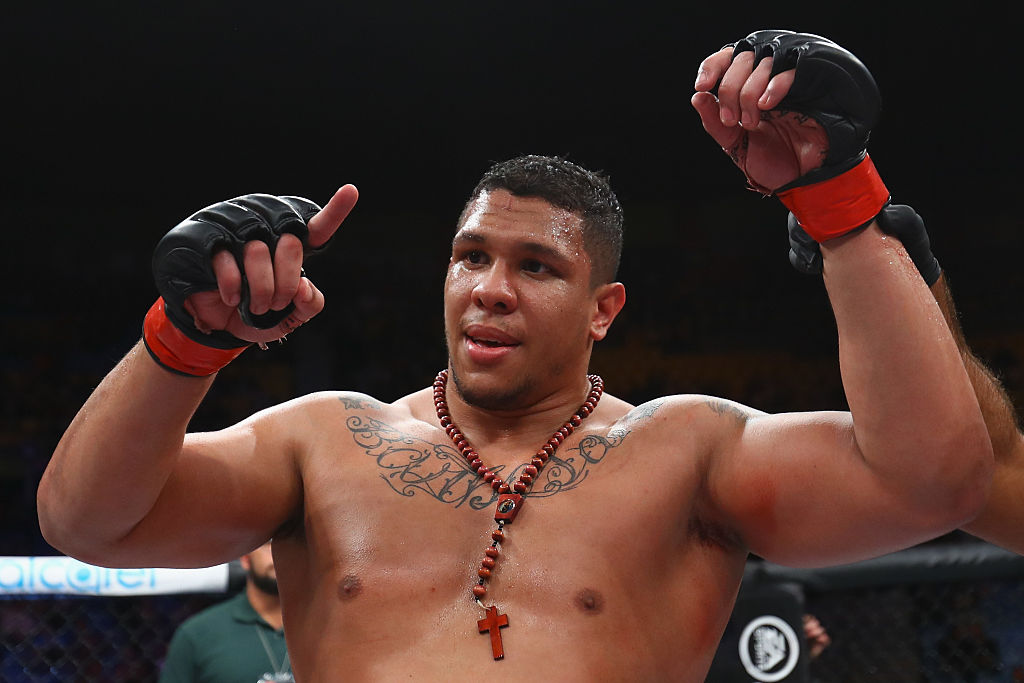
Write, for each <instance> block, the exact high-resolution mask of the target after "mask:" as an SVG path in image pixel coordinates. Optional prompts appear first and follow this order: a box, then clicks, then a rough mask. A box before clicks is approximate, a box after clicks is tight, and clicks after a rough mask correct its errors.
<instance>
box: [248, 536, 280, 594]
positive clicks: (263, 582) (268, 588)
mask: <svg viewBox="0 0 1024 683" xmlns="http://www.w3.org/2000/svg"><path fill="white" fill-rule="evenodd" d="M242 567H243V568H244V569H245V570H246V572H247V573H248V575H249V579H250V580H251V581H252V582H253V583H254V584H255V585H256V588H258V589H260V590H261V591H263V592H264V593H269V594H270V595H277V572H276V571H275V570H274V555H273V554H272V553H271V551H270V543H264V544H263V545H261V546H260V547H259V548H256V550H253V551H252V552H251V553H249V554H247V555H243V556H242Z"/></svg>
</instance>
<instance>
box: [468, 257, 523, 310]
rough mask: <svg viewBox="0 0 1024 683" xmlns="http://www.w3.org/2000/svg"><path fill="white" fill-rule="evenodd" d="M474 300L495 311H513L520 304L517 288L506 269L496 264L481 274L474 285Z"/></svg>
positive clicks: (481, 305)
mask: <svg viewBox="0 0 1024 683" xmlns="http://www.w3.org/2000/svg"><path fill="white" fill-rule="evenodd" d="M473 302H474V303H475V304H476V305H477V306H479V307H481V308H483V309H485V310H488V311H491V312H494V313H511V312H512V311H514V310H516V307H517V306H518V305H519V300H518V297H517V296H516V291H515V288H514V287H513V286H512V282H511V281H510V279H509V277H508V273H507V272H506V270H505V269H504V268H503V267H501V265H500V264H494V265H492V266H491V267H490V268H487V269H486V270H485V271H484V272H482V273H481V274H480V279H479V280H477V283H476V286H475V287H473Z"/></svg>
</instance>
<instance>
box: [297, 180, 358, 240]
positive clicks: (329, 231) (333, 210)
mask: <svg viewBox="0 0 1024 683" xmlns="http://www.w3.org/2000/svg"><path fill="white" fill-rule="evenodd" d="M358 199H359V190H357V189H356V186H355V185H345V186H343V187H341V188H340V189H339V190H338V191H337V192H335V193H334V196H333V197H331V199H330V201H328V202H327V205H326V206H324V208H322V209H321V210H320V213H318V214H317V215H315V216H313V217H312V218H310V219H309V246H311V247H313V248H316V247H319V246H322V245H324V244H325V243H326V242H327V240H329V239H331V236H332V235H334V233H335V232H336V231H337V230H338V228H339V227H340V226H341V223H342V221H344V220H345V218H346V217H347V216H348V214H349V212H351V211H352V207H354V206H355V205H356V201H358Z"/></svg>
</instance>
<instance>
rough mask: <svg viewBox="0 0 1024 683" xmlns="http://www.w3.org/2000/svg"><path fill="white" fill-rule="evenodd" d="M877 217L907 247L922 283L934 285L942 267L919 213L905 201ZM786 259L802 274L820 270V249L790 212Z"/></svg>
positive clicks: (889, 207) (880, 223) (814, 272)
mask: <svg viewBox="0 0 1024 683" xmlns="http://www.w3.org/2000/svg"><path fill="white" fill-rule="evenodd" d="M876 220H877V221H878V226H879V227H880V228H881V229H882V231H883V232H885V233H886V234H889V235H892V236H893V237H897V238H899V240H900V242H902V243H903V248H904V249H906V250H907V254H908V255H909V256H910V260H912V261H913V262H914V265H915V266H917V270H918V272H919V273H921V277H923V278H924V281H925V283H926V284H927V285H928V286H929V287H931V286H932V285H933V284H935V282H936V281H937V280H938V279H939V276H940V275H942V267H941V266H940V265H939V261H938V259H936V258H935V255H934V254H932V250H931V240H929V238H928V231H927V230H926V229H925V227H924V220H923V219H922V218H921V216H919V215H918V213H917V212H916V211H914V209H912V208H911V207H909V206H907V205H905V204H888V205H886V207H885V208H884V209H882V212H881V213H879V214H878V216H877V218H876ZM789 262H790V263H791V264H793V267H794V268H796V269H797V270H798V271H800V272H801V273H806V274H808V275H817V274H820V273H821V248H820V247H819V246H818V243H817V242H815V241H814V240H813V239H811V237H810V235H808V234H807V233H806V232H805V231H804V230H803V229H802V228H801V227H800V223H799V222H798V221H797V219H796V216H794V215H793V214H792V213H791V214H789Z"/></svg>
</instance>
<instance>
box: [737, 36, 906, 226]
mask: <svg viewBox="0 0 1024 683" xmlns="http://www.w3.org/2000/svg"><path fill="white" fill-rule="evenodd" d="M733 47H734V51H733V57H734V58H735V56H736V55H738V54H742V53H743V52H753V53H754V64H755V65H756V64H757V63H758V62H760V61H761V60H762V59H764V58H765V57H773V58H774V60H773V62H772V70H771V75H772V76H774V75H776V74H778V73H781V72H783V71H786V70H789V69H793V68H795V69H796V74H795V77H794V81H793V85H792V87H791V88H790V90H789V92H788V93H787V94H786V97H785V98H783V100H782V101H781V102H780V103H779V104H778V106H777V107H776V109H778V110H779V111H792V112H798V113H800V114H804V115H807V116H809V117H811V118H813V119H814V120H815V121H817V122H818V123H819V124H820V125H821V127H822V129H823V130H824V132H825V133H826V135H827V136H828V142H829V147H828V151H827V153H826V156H825V160H824V162H823V164H822V166H821V167H820V168H817V169H815V170H813V171H810V172H809V173H806V174H804V175H803V176H801V177H799V178H797V179H796V180H794V181H793V182H791V183H789V184H788V185H785V186H783V187H780V188H778V189H776V190H775V194H776V196H778V197H779V199H780V200H781V201H782V203H783V204H785V205H786V207H787V208H788V209H789V210H790V211H792V212H793V213H794V214H796V215H797V216H798V217H799V220H800V224H801V225H802V226H803V228H804V230H805V231H806V232H807V233H808V234H809V235H810V236H811V237H812V238H814V240H815V241H817V242H823V241H825V240H827V239H832V238H833V237H838V236H840V235H843V234H845V233H847V232H850V231H851V230H856V229H857V228H859V227H862V226H864V225H867V224H868V223H869V222H871V220H872V219H873V218H874V217H875V216H876V215H877V214H878V212H879V211H881V209H882V207H883V206H884V205H885V204H886V203H887V202H888V201H889V191H888V190H887V189H886V187H885V185H884V184H883V183H882V180H881V178H880V177H879V175H878V172H877V171H876V170H875V167H874V164H873V163H872V162H871V158H870V157H869V156H868V154H867V143H868V138H869V136H870V133H871V129H872V127H873V126H874V125H875V124H876V123H877V122H878V118H879V114H880V112H881V106H882V102H881V96H880V94H879V91H878V86H877V85H876V84H875V79H874V78H873V77H872V76H871V72H870V71H868V69H867V67H865V66H864V64H863V63H862V62H861V61H860V60H859V59H857V58H856V57H855V56H854V55H853V54H852V53H850V52H849V51H848V50H845V49H843V48H842V47H840V46H839V45H836V44H835V43H833V42H832V41H830V40H828V39H826V38H822V37H821V36H816V35H813V34H810V33H793V32H792V31H777V30H771V31H755V32H754V33H751V34H750V35H749V36H747V37H746V38H744V39H743V40H740V41H738V42H737V43H735V44H734V46H733Z"/></svg>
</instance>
